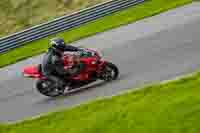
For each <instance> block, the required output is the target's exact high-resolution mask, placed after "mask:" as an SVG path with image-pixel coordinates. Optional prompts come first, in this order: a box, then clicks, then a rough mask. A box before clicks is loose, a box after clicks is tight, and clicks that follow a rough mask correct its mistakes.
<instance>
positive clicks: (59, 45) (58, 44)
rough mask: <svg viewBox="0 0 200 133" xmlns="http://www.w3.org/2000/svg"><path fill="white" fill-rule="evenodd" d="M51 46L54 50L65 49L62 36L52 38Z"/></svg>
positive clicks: (62, 50)
mask: <svg viewBox="0 0 200 133" xmlns="http://www.w3.org/2000/svg"><path fill="white" fill-rule="evenodd" d="M50 44H51V48H53V49H54V50H56V51H60V52H64V51H65V47H66V45H65V41H64V40H63V39H62V38H53V39H51V40H50Z"/></svg>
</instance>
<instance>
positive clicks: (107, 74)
mask: <svg viewBox="0 0 200 133" xmlns="http://www.w3.org/2000/svg"><path fill="white" fill-rule="evenodd" d="M118 77H119V69H118V67H117V66H116V65H115V64H113V63H111V62H108V63H106V65H105V67H104V72H103V74H102V79H103V80H105V81H112V80H116V79H117V78H118Z"/></svg>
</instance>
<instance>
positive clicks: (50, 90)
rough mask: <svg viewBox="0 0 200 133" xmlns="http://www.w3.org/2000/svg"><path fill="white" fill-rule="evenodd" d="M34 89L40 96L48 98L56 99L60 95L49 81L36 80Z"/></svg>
mask: <svg viewBox="0 0 200 133" xmlns="http://www.w3.org/2000/svg"><path fill="white" fill-rule="evenodd" d="M36 88H37V90H38V91H39V92H40V93H41V94H43V95H45V96H48V97H57V96H60V95H61V93H60V92H59V91H58V90H57V89H56V88H55V85H54V83H53V82H51V81H49V80H38V81H37V82H36Z"/></svg>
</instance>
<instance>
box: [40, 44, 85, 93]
mask: <svg viewBox="0 0 200 133" xmlns="http://www.w3.org/2000/svg"><path fill="white" fill-rule="evenodd" d="M65 51H71V52H76V51H79V49H78V48H76V47H73V46H70V45H66V49H65ZM83 68H84V65H83V64H82V63H80V64H77V65H76V66H73V68H72V69H68V70H65V69H64V61H63V59H62V55H60V54H58V53H56V52H55V51H54V50H53V49H51V48H50V49H49V50H48V52H47V53H46V54H45V55H44V57H43V61H42V64H41V70H42V73H43V75H44V76H45V77H47V78H48V79H49V80H51V81H52V82H54V83H55V86H56V87H57V88H58V89H61V90H62V89H64V88H63V86H64V85H65V81H64V77H67V76H71V75H76V74H78V73H80V71H82V70H83Z"/></svg>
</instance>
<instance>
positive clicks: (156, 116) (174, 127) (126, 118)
mask: <svg viewBox="0 0 200 133" xmlns="http://www.w3.org/2000/svg"><path fill="white" fill-rule="evenodd" d="M199 122H200V73H197V74H194V75H192V76H190V77H185V78H182V79H179V80H176V81H171V82H168V83H164V84H155V85H150V86H148V87H145V88H143V89H141V90H138V91H132V92H128V93H126V94H123V95H120V96H115V97H112V98H107V99H103V100H97V101H94V102H92V103H89V104H85V105H81V106H79V107H76V108H73V109H69V110H62V111H60V112H54V113H50V114H48V115H46V116H42V117H40V118H38V119H33V120H26V121H24V122H21V123H16V124H9V125H4V126H2V127H1V128H0V131H1V133H27V132H29V133H38V132H42V133H199V132H200V126H199Z"/></svg>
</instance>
